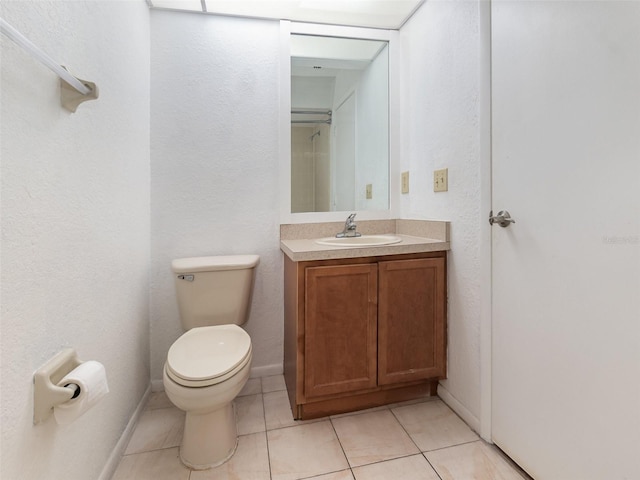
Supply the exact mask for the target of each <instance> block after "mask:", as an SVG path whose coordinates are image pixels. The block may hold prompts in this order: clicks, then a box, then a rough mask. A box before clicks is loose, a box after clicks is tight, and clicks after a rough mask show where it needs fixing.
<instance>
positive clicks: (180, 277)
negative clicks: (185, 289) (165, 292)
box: [178, 275, 195, 282]
mask: <svg viewBox="0 0 640 480" xmlns="http://www.w3.org/2000/svg"><path fill="white" fill-rule="evenodd" d="M178 278H179V279H180V280H186V281H187V282H193V279H194V278H195V275H178Z"/></svg>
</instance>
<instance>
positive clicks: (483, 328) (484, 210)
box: [478, 0, 493, 443]
mask: <svg viewBox="0 0 640 480" xmlns="http://www.w3.org/2000/svg"><path fill="white" fill-rule="evenodd" d="M478 10H479V12H478V13H479V37H480V38H479V40H480V41H479V44H480V46H479V63H480V65H479V80H480V97H479V103H480V105H479V130H480V132H479V133H480V211H481V215H483V216H486V221H485V219H481V222H480V419H479V420H480V431H479V432H478V433H479V434H480V436H481V437H482V438H483V439H484V440H486V441H487V442H490V443H493V442H492V434H491V401H492V398H491V395H492V380H491V368H492V362H491V359H492V348H493V347H492V341H491V338H492V328H493V325H492V315H493V311H492V293H493V288H492V254H493V253H492V246H491V235H492V230H491V225H490V224H489V220H488V219H489V212H490V211H491V208H492V138H491V136H492V127H491V122H492V116H491V0H479V1H478Z"/></svg>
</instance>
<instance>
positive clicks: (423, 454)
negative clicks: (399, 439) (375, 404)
mask: <svg viewBox="0 0 640 480" xmlns="http://www.w3.org/2000/svg"><path fill="white" fill-rule="evenodd" d="M389 410H390V411H391V414H392V415H393V418H395V419H396V421H397V422H398V423H399V424H400V427H402V430H404V433H406V434H407V436H408V437H409V438H410V439H411V441H412V442H413V444H414V445H415V446H416V448H417V449H418V451H419V452H420V455H422V457H423V458H424V459H425V460H426V461H427V463H428V464H429V467H431V470H433V471H434V472H435V474H436V475H437V476H438V478H439V479H440V480H442V477H441V476H440V474H439V473H438V471H437V470H436V469H435V467H434V466H433V465H432V464H431V462H430V461H429V459H428V458H427V456H426V455H425V453H424V452H423V451H422V449H421V448H420V447H419V446H418V444H417V443H416V441H415V440H414V439H413V437H412V436H411V434H410V433H409V432H408V431H407V429H406V428H404V425H403V424H402V422H401V421H400V419H399V418H398V417H397V416H396V414H395V413H394V411H393V409H392V408H390V409H389Z"/></svg>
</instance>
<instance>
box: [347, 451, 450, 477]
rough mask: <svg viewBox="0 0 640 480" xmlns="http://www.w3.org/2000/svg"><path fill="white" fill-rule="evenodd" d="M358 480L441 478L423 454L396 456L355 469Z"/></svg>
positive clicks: (354, 472)
mask: <svg viewBox="0 0 640 480" xmlns="http://www.w3.org/2000/svg"><path fill="white" fill-rule="evenodd" d="M353 474H354V475H355V477H356V480H389V479H392V478H393V479H395V478H397V479H402V480H440V477H439V476H438V474H437V473H436V472H435V471H434V470H433V468H431V465H429V462H427V460H426V459H425V458H424V457H423V456H422V455H420V454H419V455H412V456H410V457H402V458H396V459H395V460H387V461H386V462H380V463H373V464H371V465H365V466H363V467H356V468H354V469H353Z"/></svg>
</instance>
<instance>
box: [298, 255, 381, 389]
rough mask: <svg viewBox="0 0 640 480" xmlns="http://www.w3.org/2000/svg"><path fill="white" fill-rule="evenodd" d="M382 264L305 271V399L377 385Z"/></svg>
mask: <svg viewBox="0 0 640 480" xmlns="http://www.w3.org/2000/svg"><path fill="white" fill-rule="evenodd" d="M377 289H378V286H377V265H376V264H364V265H340V266H327V267H308V268H306V269H305V297H306V298H305V309H304V315H305V322H304V328H305V332H304V372H305V373H304V379H305V386H304V390H305V396H306V397H307V398H309V397H316V396H322V395H332V394H336V393H342V392H351V391H355V390H362V389H367V388H371V387H375V386H376V363H377V354H376V352H377V341H376V338H377V334H376V313H377V300H378V295H377Z"/></svg>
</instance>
